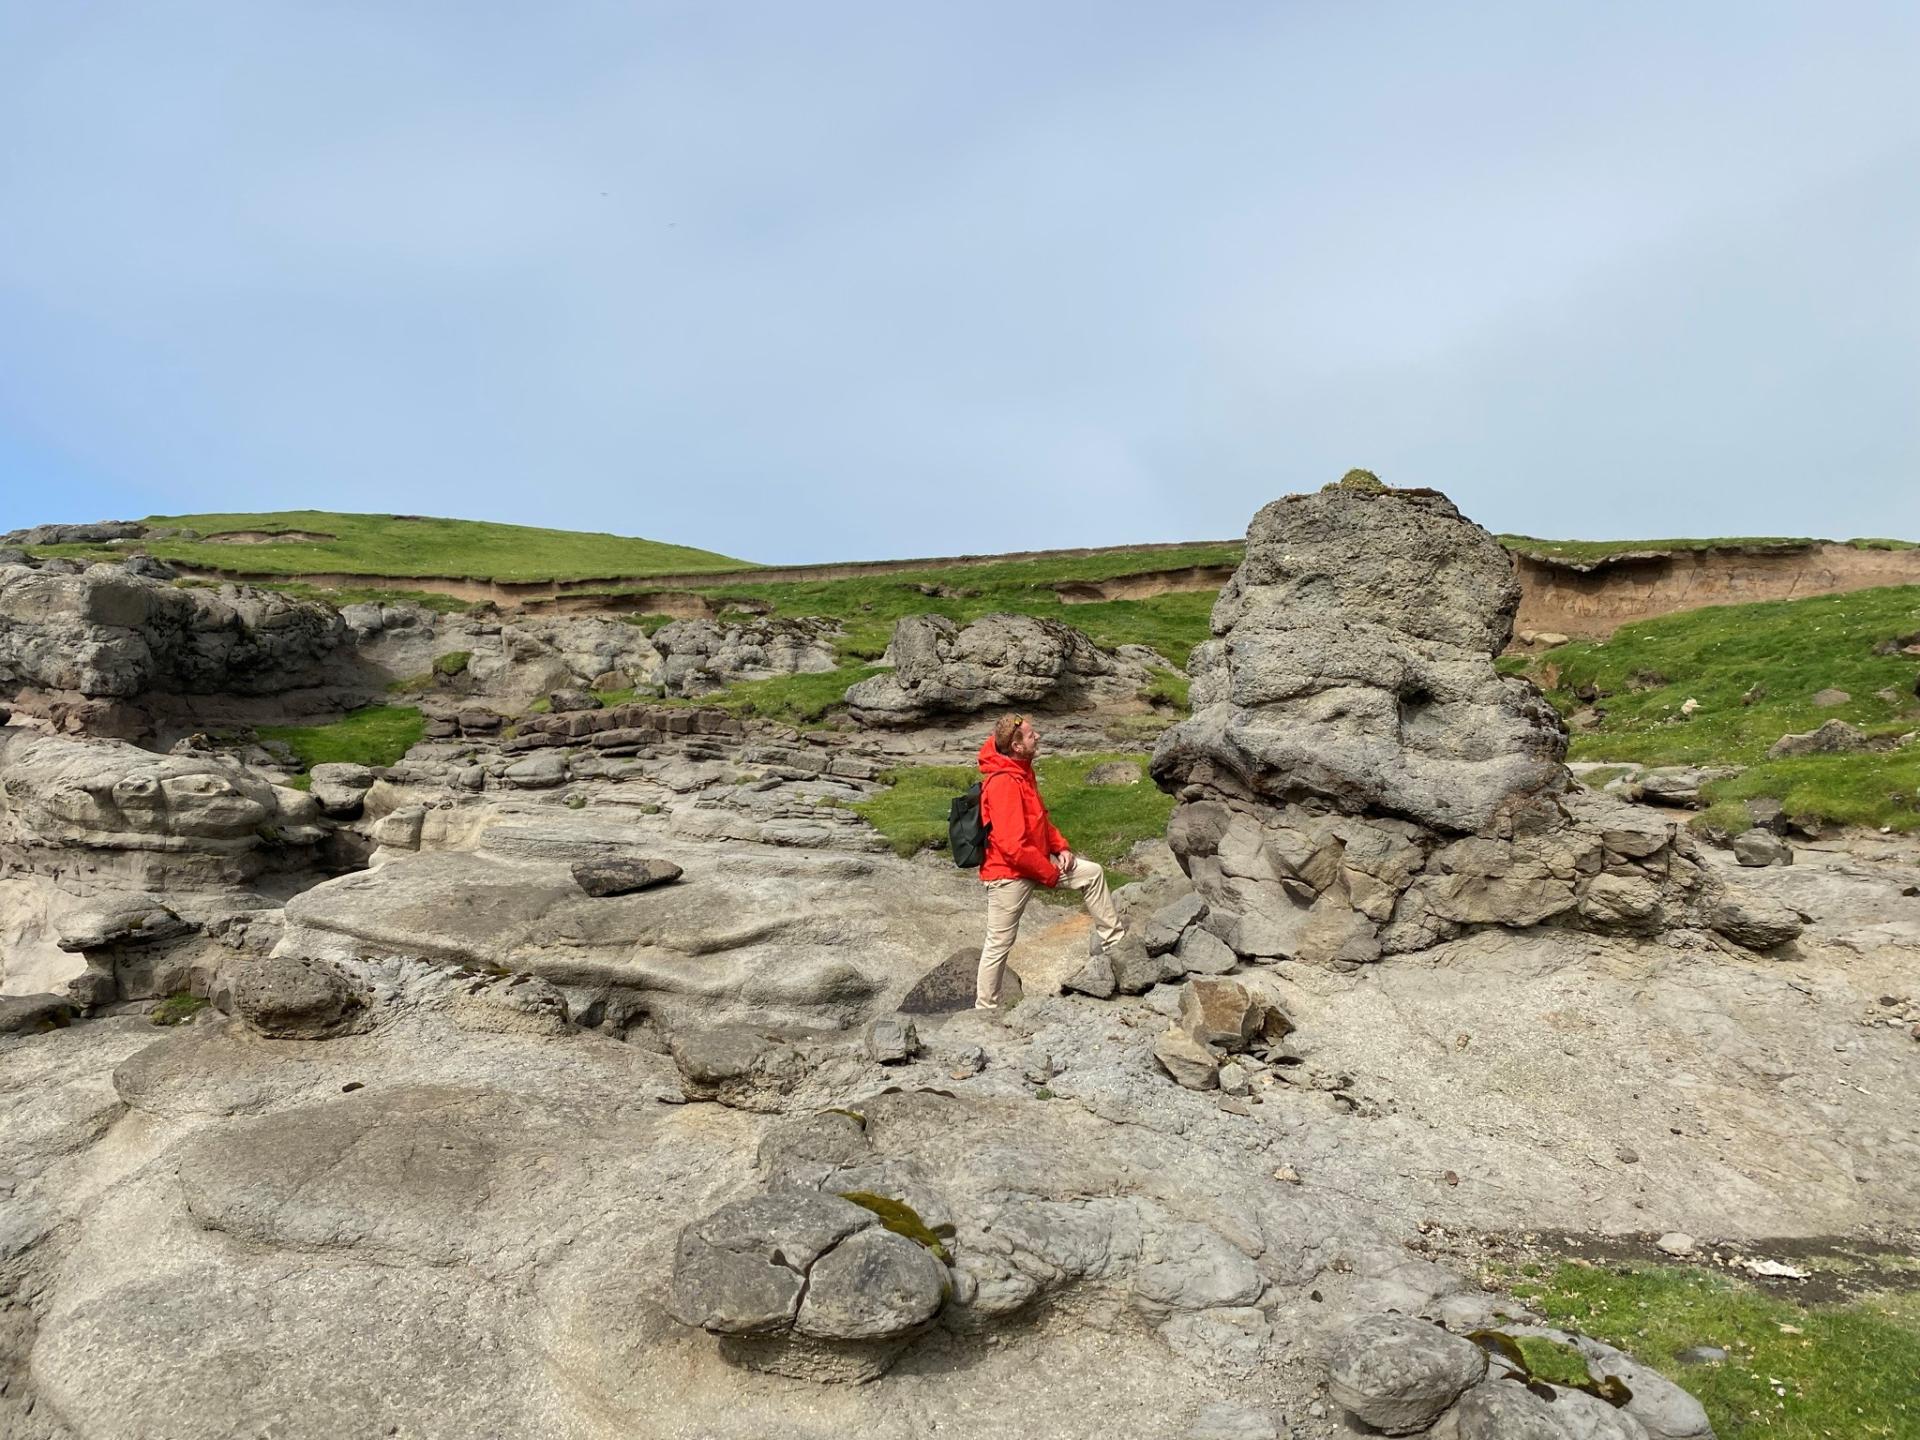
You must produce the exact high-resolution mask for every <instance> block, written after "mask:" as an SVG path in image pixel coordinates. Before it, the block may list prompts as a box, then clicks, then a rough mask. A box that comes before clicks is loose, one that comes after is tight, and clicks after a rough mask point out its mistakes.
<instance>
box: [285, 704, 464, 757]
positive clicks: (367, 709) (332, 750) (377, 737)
mask: <svg viewBox="0 0 1920 1440" xmlns="http://www.w3.org/2000/svg"><path fill="white" fill-rule="evenodd" d="M426 729H427V722H426V721H425V719H423V718H422V716H421V714H420V712H419V711H418V710H415V709H414V708H412V707H411V706H402V705H367V706H363V707H362V708H360V709H358V710H354V711H351V712H349V713H348V714H346V715H345V716H342V717H341V718H340V719H338V720H336V721H334V722H333V723H332V724H330V725H266V726H262V727H261V729H260V738H261V739H262V740H279V741H282V742H284V743H285V744H286V745H288V746H289V747H291V749H292V750H293V753H294V754H295V755H297V756H299V757H300V762H301V764H303V765H305V766H306V767H307V768H308V769H312V768H313V767H314V766H315V765H329V764H336V763H348V764H354V765H371V766H375V767H379V766H383V765H392V764H394V763H395V762H396V761H398V760H399V759H400V757H401V756H403V755H405V754H406V753H407V751H409V750H411V749H412V748H413V747H414V746H415V745H418V744H419V743H420V740H421V737H422V736H424V735H425V734H426Z"/></svg>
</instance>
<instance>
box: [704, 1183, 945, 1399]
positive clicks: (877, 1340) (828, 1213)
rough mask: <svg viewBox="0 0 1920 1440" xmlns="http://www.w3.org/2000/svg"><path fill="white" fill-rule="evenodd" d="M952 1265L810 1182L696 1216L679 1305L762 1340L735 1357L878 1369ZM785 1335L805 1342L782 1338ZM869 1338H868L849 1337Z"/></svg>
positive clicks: (855, 1372)
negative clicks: (812, 1188)
mask: <svg viewBox="0 0 1920 1440" xmlns="http://www.w3.org/2000/svg"><path fill="white" fill-rule="evenodd" d="M950 1288H951V1287H950V1284H949V1282H948V1279H947V1274H946V1267H945V1266H944V1265H942V1264H941V1263H940V1261H939V1260H938V1259H936V1258H935V1257H934V1256H933V1255H932V1254H931V1253H930V1252H929V1251H927V1250H925V1249H922V1248H921V1247H920V1246H919V1245H917V1244H915V1243H914V1242H913V1241H911V1240H909V1239H907V1238H905V1237H904V1236H901V1235H895V1234H893V1233H892V1232H890V1231H888V1230H885V1229H883V1228H881V1226H880V1224H879V1221H878V1218H877V1217H876V1216H875V1215H874V1214H873V1212H872V1211H870V1210H866V1209H864V1208H862V1207H861V1206H858V1205H854V1204H852V1203H851V1202H849V1201H846V1200H842V1199H839V1198H838V1197H836V1196H832V1195H820V1194H809V1193H807V1192H804V1191H797V1192H784V1193H780V1194H776V1195H762V1196H757V1197H755V1198H753V1199H751V1200H742V1201H736V1202H734V1203H733V1204H731V1205H727V1206H724V1207H723V1208H721V1209H720V1210H718V1211H716V1212H714V1214H712V1215H710V1216H708V1217H707V1218H706V1219H704V1220H701V1221H698V1222H696V1223H695V1224H693V1225H690V1226H688V1227H687V1229H686V1230H685V1231H684V1232H683V1233H682V1235H681V1237H680V1243H679V1245H678V1247H677V1249H676V1251H675V1254H674V1265H673V1288H672V1299H671V1302H670V1309H671V1311H672V1313H673V1315H674V1317H675V1318H676V1319H678V1320H679V1321H680V1322H681V1323H682V1324H685V1325H692V1326H698V1327H699V1328H700V1329H703V1330H706V1331H707V1332H708V1333H710V1334H714V1335H720V1336H723V1337H729V1338H735V1337H741V1338H749V1339H755V1338H757V1339H759V1340H761V1341H762V1342H772V1343H760V1344H749V1345H744V1346H739V1345H736V1346H728V1347H723V1349H722V1351H721V1353H722V1354H723V1355H724V1356H726V1357H727V1358H729V1359H731V1360H734V1361H735V1362H736V1363H742V1364H746V1365H749V1366H751V1367H752V1368H756V1369H765V1370H772V1371H774V1372H775V1373H779V1374H786V1375H793V1376H796V1377H800V1378H807V1379H821V1380H837V1379H870V1378H872V1377H873V1376H874V1375H876V1374H879V1373H881V1372H882V1371H883V1370H884V1369H885V1368H886V1367H887V1366H888V1365H889V1364H891V1363H892V1361H893V1359H894V1358H895V1357H896V1356H897V1355H898V1353H899V1347H900V1344H901V1343H902V1342H903V1341H904V1340H905V1339H907V1338H909V1337H911V1336H912V1335H914V1334H916V1333H917V1332H918V1331H920V1330H921V1329H923V1328H924V1327H925V1326H926V1325H927V1324H928V1323H929V1322H930V1321H932V1319H933V1318H934V1316H935V1315H936V1314H938V1313H939V1310H940V1307H941V1305H942V1303H943V1302H944V1301H945V1299H946V1297H947V1295H948V1294H949V1293H950ZM788 1336H791V1337H793V1339H794V1340H795V1341H797V1342H798V1343H793V1344H786V1343H779V1342H780V1341H782V1340H785V1339H786V1338H787V1337H788ZM866 1342H871V1348H848V1347H849V1346H859V1345H862V1344H863V1343H866Z"/></svg>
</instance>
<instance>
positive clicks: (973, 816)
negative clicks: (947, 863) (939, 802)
mask: <svg viewBox="0 0 1920 1440" xmlns="http://www.w3.org/2000/svg"><path fill="white" fill-rule="evenodd" d="M992 828H993V827H992V826H991V825H986V824H983V823H982V822H981V819H980V781H978V780H976V781H974V782H973V784H972V785H971V786H969V787H968V788H967V791H966V793H965V794H963V795H956V796H954V797H953V803H952V804H950V805H948V806H947V853H948V854H950V855H952V856H953V863H954V864H956V865H958V866H959V867H960V868H961V869H962V870H978V869H979V868H980V864H981V862H982V861H984V860H985V859H986V858H987V832H988V831H989V830H991V829H992Z"/></svg>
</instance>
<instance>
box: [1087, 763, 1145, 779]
mask: <svg viewBox="0 0 1920 1440" xmlns="http://www.w3.org/2000/svg"><path fill="white" fill-rule="evenodd" d="M1145 778H1146V777H1145V776H1144V775H1143V774H1142V773H1141V770H1140V767H1139V766H1138V765H1136V764H1134V763H1133V762H1132V761H1131V760H1107V761H1103V762H1102V763H1101V764H1098V765H1096V766H1094V767H1093V768H1092V769H1091V770H1089V771H1087V784H1089V785H1138V784H1139V783H1140V782H1141V781H1142V780H1144V779H1145Z"/></svg>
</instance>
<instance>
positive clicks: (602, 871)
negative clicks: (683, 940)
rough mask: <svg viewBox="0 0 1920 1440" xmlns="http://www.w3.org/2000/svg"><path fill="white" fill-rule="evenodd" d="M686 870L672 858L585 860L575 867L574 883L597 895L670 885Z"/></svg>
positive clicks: (602, 895)
mask: <svg viewBox="0 0 1920 1440" xmlns="http://www.w3.org/2000/svg"><path fill="white" fill-rule="evenodd" d="M685 873H686V872H685V871H684V870H682V869H681V868H680V867H679V866H678V865H676V864H674V863H673V862H672V861H671V860H583V861H581V862H580V863H579V864H577V865H575V866H574V867H573V878H574V881H575V883H577V884H578V885H579V886H580V888H581V889H582V890H584V891H586V892H587V894H589V895H592V896H594V897H595V898H596V899H604V898H605V897H607V896H609V895H632V894H634V893H635V892H636V891H640V890H650V889H652V888H653V887H654V886H655V885H670V884H672V883H673V882H674V881H675V880H678V879H679V878H680V877H681V876H682V875H683V874H685Z"/></svg>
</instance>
